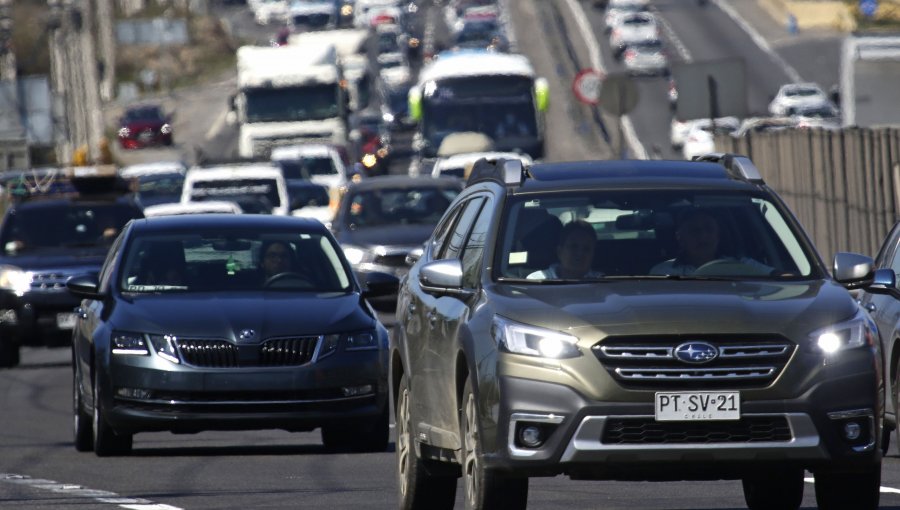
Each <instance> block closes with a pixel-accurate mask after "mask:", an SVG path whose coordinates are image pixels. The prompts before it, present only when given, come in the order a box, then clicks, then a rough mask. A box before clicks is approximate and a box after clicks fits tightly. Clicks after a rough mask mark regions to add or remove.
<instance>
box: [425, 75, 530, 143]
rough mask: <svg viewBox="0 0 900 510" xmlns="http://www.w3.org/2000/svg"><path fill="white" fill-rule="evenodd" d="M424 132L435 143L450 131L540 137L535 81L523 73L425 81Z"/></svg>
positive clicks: (495, 136) (499, 138) (497, 136)
mask: <svg viewBox="0 0 900 510" xmlns="http://www.w3.org/2000/svg"><path fill="white" fill-rule="evenodd" d="M422 103H423V111H422V113H423V124H422V127H423V134H424V135H425V137H426V138H427V140H428V141H429V142H430V143H431V145H432V146H433V147H438V146H439V145H440V142H441V140H443V139H444V137H445V136H447V135H448V134H450V133H458V132H462V131H477V132H479V133H484V134H485V135H488V136H489V137H491V138H492V139H493V140H494V141H495V142H497V144H498V145H499V146H502V145H505V144H504V143H503V140H507V139H521V138H530V139H534V138H537V137H538V124H537V113H536V108H535V104H534V94H533V81H532V80H531V79H530V78H527V77H523V76H491V77H484V76H481V77H475V78H454V79H449V80H442V81H440V82H437V83H435V82H431V83H429V84H426V85H425V96H424V98H423V102H422Z"/></svg>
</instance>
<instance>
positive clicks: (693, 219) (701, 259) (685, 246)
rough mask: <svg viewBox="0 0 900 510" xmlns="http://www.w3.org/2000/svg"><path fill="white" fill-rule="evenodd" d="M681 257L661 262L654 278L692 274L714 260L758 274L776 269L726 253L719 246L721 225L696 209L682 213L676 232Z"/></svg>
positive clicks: (654, 267)
mask: <svg viewBox="0 0 900 510" xmlns="http://www.w3.org/2000/svg"><path fill="white" fill-rule="evenodd" d="M675 239H676V240H677V241H678V247H679V251H678V255H677V256H676V257H675V258H673V259H669V260H666V261H664V262H660V263H659V264H657V265H655V266H653V268H652V269H650V274H654V275H691V274H694V272H695V271H697V269H698V268H700V267H702V266H703V265H704V264H708V263H709V262H712V261H714V260H722V261H731V262H738V263H741V264H743V265H746V266H749V268H751V269H752V270H753V272H754V273H761V274H770V273H772V272H773V271H774V268H773V267H770V266H767V265H765V264H762V263H760V262H758V261H756V260H754V259H752V258H749V257H735V256H732V255H728V254H725V253H722V251H721V246H720V244H719V222H718V221H716V218H715V217H714V216H713V215H712V213H711V212H709V211H706V210H703V209H699V208H694V209H689V210H687V211H685V212H684V213H682V215H681V216H680V217H679V221H678V227H677V229H676V230H675Z"/></svg>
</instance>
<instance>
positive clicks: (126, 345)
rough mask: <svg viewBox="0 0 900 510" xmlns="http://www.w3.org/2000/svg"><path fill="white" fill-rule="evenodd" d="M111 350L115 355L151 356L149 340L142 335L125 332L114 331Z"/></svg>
mask: <svg viewBox="0 0 900 510" xmlns="http://www.w3.org/2000/svg"><path fill="white" fill-rule="evenodd" d="M110 348H111V349H112V353H113V354H124V355H132V356H149V355H150V350H149V349H148V348H147V340H146V339H145V338H144V335H142V334H140V333H129V332H125V331H113V333H112V337H111V339H110Z"/></svg>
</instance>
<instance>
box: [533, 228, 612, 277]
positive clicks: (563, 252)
mask: <svg viewBox="0 0 900 510" xmlns="http://www.w3.org/2000/svg"><path fill="white" fill-rule="evenodd" d="M596 242H597V235H596V234H595V233H594V227H592V226H591V224H590V223H588V222H586V221H584V220H573V221H570V222H569V223H566V224H565V225H563V228H562V230H561V231H560V233H559V245H558V246H557V247H556V255H557V257H558V258H559V263H555V264H551V265H550V267H548V268H547V269H542V270H540V271H535V272H533V273H531V274H529V275H528V279H529V280H556V279H579V278H600V277H602V276H603V273H600V272H597V271H594V270H593V269H591V263H592V262H593V260H594V246H595V244H596Z"/></svg>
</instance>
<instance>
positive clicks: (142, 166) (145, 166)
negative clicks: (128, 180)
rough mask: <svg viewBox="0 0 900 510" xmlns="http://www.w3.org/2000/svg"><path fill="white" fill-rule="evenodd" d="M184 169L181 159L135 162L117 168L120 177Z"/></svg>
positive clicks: (182, 171) (175, 171)
mask: <svg viewBox="0 0 900 510" xmlns="http://www.w3.org/2000/svg"><path fill="white" fill-rule="evenodd" d="M185 171H186V167H185V164H184V163H182V162H181V161H153V162H150V163H136V164H134V165H128V166H125V167H122V168H120V169H119V175H121V176H122V177H139V176H142V175H156V174H171V173H181V174H183V173H184V172H185Z"/></svg>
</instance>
